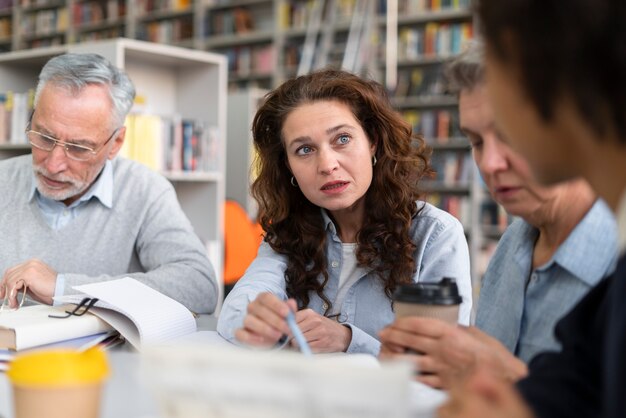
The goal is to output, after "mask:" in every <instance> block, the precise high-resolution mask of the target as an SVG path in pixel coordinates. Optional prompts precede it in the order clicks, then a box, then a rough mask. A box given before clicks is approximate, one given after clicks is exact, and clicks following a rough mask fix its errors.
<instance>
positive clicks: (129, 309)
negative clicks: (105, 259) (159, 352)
mask: <svg viewBox="0 0 626 418" xmlns="http://www.w3.org/2000/svg"><path fill="white" fill-rule="evenodd" d="M74 289H76V290H77V291H79V292H82V293H84V294H85V295H87V296H90V297H94V298H98V299H99V301H98V303H97V304H96V306H98V307H102V308H107V309H111V310H114V311H117V312H119V313H121V314H122V315H124V316H126V317H128V318H129V319H130V320H131V321H132V322H133V323H134V325H135V326H136V327H137V331H138V332H139V339H140V343H139V344H141V345H144V344H155V343H161V342H164V341H167V340H170V339H173V338H178V337H181V336H183V335H186V334H189V333H191V332H195V331H196V320H195V319H194V317H193V314H192V313H191V312H190V311H189V310H188V309H187V308H185V307H184V306H183V305H182V304H180V303H179V302H177V301H175V300H174V299H172V298H170V297H168V296H165V295H163V294H162V293H160V292H158V291H156V290H154V289H152V288H151V287H148V286H146V285H145V284H143V283H140V282H138V281H137V280H135V279H131V278H130V277H125V278H123V279H117V280H111V281H107V282H99V283H91V284H85V285H80V286H74ZM76 296H77V298H76V299H81V298H82V297H83V295H72V297H76ZM76 299H75V300H74V301H75V303H76V302H77V301H76ZM63 300H67V299H66V298H65V297H63ZM100 311H101V310H100V309H98V310H94V313H95V314H96V315H99V314H100V313H101V312H100ZM102 318H103V319H104V320H105V321H106V320H107V318H105V317H104V315H102ZM111 325H113V327H115V328H116V329H117V324H113V323H112V324H111ZM118 331H120V333H121V334H122V335H124V330H122V329H118ZM124 336H125V337H126V338H128V337H127V336H126V335H124ZM131 343H133V341H131ZM133 345H135V346H136V347H137V348H138V344H135V343H133Z"/></svg>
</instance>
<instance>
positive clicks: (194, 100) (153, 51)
mask: <svg viewBox="0 0 626 418" xmlns="http://www.w3.org/2000/svg"><path fill="white" fill-rule="evenodd" d="M65 52H96V53H99V54H101V55H103V56H105V57H106V58H108V59H109V60H110V61H111V62H113V63H114V64H115V65H117V66H118V67H120V68H122V69H124V70H125V71H126V72H127V73H128V75H129V76H130V78H131V79H132V80H133V81H134V83H135V87H136V90H137V96H138V97H139V96H141V97H142V98H143V104H142V108H141V112H144V113H150V114H155V115H161V116H170V115H180V116H181V117H182V118H189V119H194V120H200V121H203V122H205V123H207V124H209V125H211V126H214V127H215V128H216V130H217V131H218V132H219V135H220V136H221V138H224V135H225V134H226V93H227V89H226V86H227V73H226V60H225V58H224V57H223V56H221V55H218V54H213V53H209V52H203V51H194V50H190V49H185V48H178V47H173V46H168V45H160V44H155V43H149V42H143V41H138V40H132V39H123V38H122V39H115V40H105V41H94V42H86V43H80V44H69V45H63V46H53V47H46V48H39V49H33V50H25V51H16V52H10V53H5V54H0V92H6V91H9V90H13V91H26V90H27V89H29V88H34V87H35V85H36V81H37V75H38V74H39V71H40V70H41V67H42V66H43V65H44V64H45V62H46V61H47V60H48V59H50V58H51V57H53V56H55V55H59V54H62V53H65ZM217 151H218V154H217V155H216V156H215V158H216V163H217V164H216V165H215V167H214V168H213V169H212V170H210V171H199V172H191V173H189V172H185V171H175V172H170V171H168V172H164V173H163V174H164V175H165V176H166V177H168V178H169V180H170V181H171V182H172V184H173V185H174V187H175V189H176V193H177V195H178V200H179V202H180V204H181V207H182V208H183V210H184V211H185V213H186V215H187V217H188V218H189V220H190V221H191V224H192V225H193V227H194V230H195V232H196V233H197V234H198V236H199V237H200V238H201V239H202V241H203V242H204V243H206V245H207V251H208V254H209V257H210V258H211V261H212V262H213V264H214V267H215V269H216V272H217V277H218V280H219V281H220V282H221V271H222V268H221V266H222V256H221V254H222V244H221V243H222V240H223V217H224V215H223V206H224V193H225V186H224V182H225V166H224V160H225V155H226V154H225V142H224V140H221V141H220V145H219V147H218V149H217ZM29 152H30V147H29V146H28V145H26V144H8V143H3V144H0V157H1V158H8V157H11V156H14V155H19V154H25V153H29Z"/></svg>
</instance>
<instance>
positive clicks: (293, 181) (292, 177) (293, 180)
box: [291, 176, 298, 187]
mask: <svg viewBox="0 0 626 418" xmlns="http://www.w3.org/2000/svg"><path fill="white" fill-rule="evenodd" d="M291 185H292V186H293V187H298V182H296V178H295V177H294V176H291Z"/></svg>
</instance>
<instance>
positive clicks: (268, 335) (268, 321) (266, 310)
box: [235, 292, 297, 348]
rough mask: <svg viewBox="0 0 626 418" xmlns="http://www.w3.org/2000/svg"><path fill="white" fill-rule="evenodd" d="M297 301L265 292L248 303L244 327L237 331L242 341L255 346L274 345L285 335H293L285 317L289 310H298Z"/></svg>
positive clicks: (238, 338) (236, 334)
mask: <svg viewBox="0 0 626 418" xmlns="http://www.w3.org/2000/svg"><path fill="white" fill-rule="evenodd" d="M296 309H297V305H296V301H295V300H293V299H289V300H287V301H283V300H281V299H279V298H278V297H276V295H274V294H272V293H269V292H264V293H260V294H259V295H258V296H257V298H256V299H255V300H253V301H252V302H250V304H249V305H248V313H247V314H246V317H245V318H244V320H243V328H239V329H238V330H236V331H235V338H237V340H239V341H240V342H242V343H244V344H247V345H251V346H255V347H268V348H269V347H272V346H274V345H276V343H277V342H278V340H280V338H281V337H282V336H283V335H287V336H291V331H290V330H289V326H288V325H287V322H286V320H285V318H286V317H287V314H288V313H289V311H294V312H295V311H296Z"/></svg>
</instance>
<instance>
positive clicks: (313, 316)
mask: <svg viewBox="0 0 626 418" xmlns="http://www.w3.org/2000/svg"><path fill="white" fill-rule="evenodd" d="M296 322H297V323H298V327H299V328H300V330H301V331H302V334H304V338H305V339H306V340H307V342H308V343H309V346H310V347H311V350H312V351H314V352H316V353H336V352H341V351H343V352H345V351H346V350H347V349H348V347H349V346H350V342H351V341H352V330H351V329H350V328H348V327H346V326H344V325H341V324H340V323H338V322H337V321H334V320H332V319H329V318H326V317H325V316H323V315H320V314H318V313H317V312H315V311H314V310H312V309H303V310H301V311H299V312H296ZM291 345H293V346H294V347H297V343H296V341H295V340H292V341H291Z"/></svg>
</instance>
